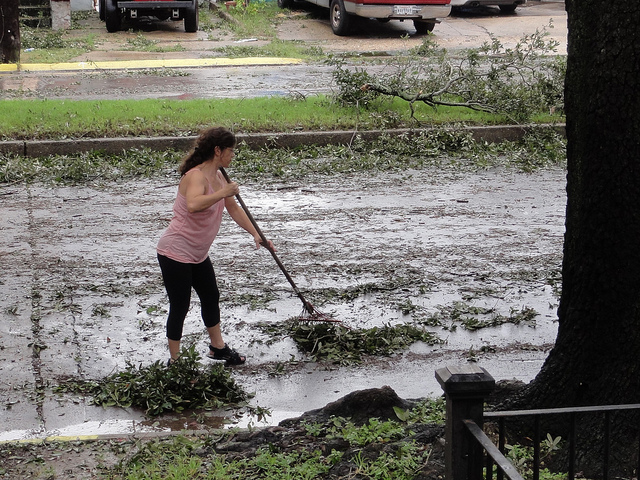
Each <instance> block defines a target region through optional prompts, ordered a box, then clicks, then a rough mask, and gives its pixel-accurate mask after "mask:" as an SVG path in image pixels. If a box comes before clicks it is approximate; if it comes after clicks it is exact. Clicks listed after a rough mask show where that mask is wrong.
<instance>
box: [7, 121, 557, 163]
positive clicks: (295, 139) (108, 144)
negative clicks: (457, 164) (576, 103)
mask: <svg viewBox="0 0 640 480" xmlns="http://www.w3.org/2000/svg"><path fill="white" fill-rule="evenodd" d="M536 127H547V128H553V129H555V130H556V131H557V132H558V133H559V134H561V135H565V125H564V124H541V125H527V126H525V125H502V126H483V127H462V128H460V129H456V128H451V127H447V128H446V129H445V130H466V131H468V132H469V133H470V134H471V136H472V138H473V139H474V140H475V141H479V142H488V143H499V142H503V141H517V140H520V139H521V138H522V137H523V136H524V135H525V134H526V133H527V132H529V131H531V129H533V128H536ZM435 130H438V129H437V128H433V127H430V128H420V129H393V130H363V131H357V130H353V131H340V130H338V131H331V132H294V133H240V134H237V135H236V138H237V140H238V143H245V144H246V145H247V146H248V147H249V148H251V149H260V148H263V147H270V148H295V147H299V146H303V145H319V146H323V145H341V144H342V145H348V144H350V143H351V142H353V140H354V139H355V138H356V137H360V138H362V139H363V140H365V141H372V140H375V139H377V138H378V137H380V136H381V135H383V134H385V135H392V136H400V135H408V136H411V135H418V134H420V133H426V132H430V131H435ZM195 138H196V136H185V137H120V138H91V139H73V140H24V141H23V140H12V141H6V142H2V143H1V144H0V154H13V155H17V156H24V157H44V156H47V155H73V154H77V153H83V152H95V151H101V152H104V153H108V154H119V153H121V152H122V151H125V150H131V149H134V148H138V149H140V148H148V149H150V150H178V151H185V152H186V151H188V150H189V149H190V148H191V146H192V145H193V141H194V139H195Z"/></svg>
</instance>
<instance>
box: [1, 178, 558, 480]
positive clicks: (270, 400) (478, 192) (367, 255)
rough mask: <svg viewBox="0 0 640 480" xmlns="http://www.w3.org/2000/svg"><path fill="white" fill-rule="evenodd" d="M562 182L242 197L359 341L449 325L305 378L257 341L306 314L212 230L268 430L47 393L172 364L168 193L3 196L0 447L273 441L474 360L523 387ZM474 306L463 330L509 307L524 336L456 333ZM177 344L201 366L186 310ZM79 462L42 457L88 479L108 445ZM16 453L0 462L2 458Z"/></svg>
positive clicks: (543, 301)
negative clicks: (156, 437) (273, 436)
mask: <svg viewBox="0 0 640 480" xmlns="http://www.w3.org/2000/svg"><path fill="white" fill-rule="evenodd" d="M231 173H232V170H231ZM564 179H565V173H564V171H563V170H561V169H550V170H544V171H540V172H537V173H535V174H525V173H518V172H515V171H511V170H503V169H492V170H487V171H464V170H460V169H457V168H445V169H427V170H420V171H407V172H403V173H401V174H394V175H386V174H385V175H368V174H358V175H352V176H343V177H338V176H335V177H321V176H318V177H311V178H305V180H304V181H295V182H291V183H288V182H285V183H278V182H276V183H270V184H260V183H246V184H243V186H242V195H243V198H244V200H245V202H246V203H247V205H248V206H249V208H250V209H251V210H252V212H253V214H254V216H255V217H256V219H257V221H258V222H259V223H260V224H261V226H262V228H263V230H264V231H265V232H266V234H267V236H268V237H269V238H271V239H273V241H274V242H275V244H276V245H277V247H278V252H279V256H280V258H281V260H282V261H283V262H284V263H285V265H286V266H287V267H288V270H289V271H290V273H291V275H292V277H293V278H294V279H295V281H296V282H297V284H298V286H299V287H300V288H301V290H302V291H303V292H305V294H307V295H308V296H309V298H311V299H313V300H314V301H315V300H316V299H317V300H319V301H320V302H321V303H320V304H317V306H318V308H319V309H321V310H322V311H324V312H326V313H329V314H330V315H332V316H333V317H334V318H336V319H339V320H341V321H343V322H344V323H345V324H346V325H348V326H351V327H354V328H367V327H371V326H375V325H383V324H386V323H389V324H397V323H399V322H404V323H416V322H420V321H421V320H424V319H425V318H427V317H429V316H430V315H432V314H434V313H438V312H448V313H446V314H445V315H444V316H443V318H445V319H446V320H445V323H444V325H442V326H438V327H433V328H432V330H433V332H434V333H435V334H436V335H437V336H438V337H439V338H441V340H442V341H443V343H442V344H439V345H435V346H427V345H424V344H414V345H413V346H412V347H411V348H409V349H408V350H406V351H403V352H400V353H398V354H395V355H392V356H390V357H369V358H365V359H364V361H363V363H362V364H359V365H349V366H340V365H337V364H333V363H329V362H321V363H316V362H313V361H310V360H309V358H308V356H307V355H305V354H303V353H301V352H300V351H298V350H297V348H296V347H295V345H294V344H293V343H292V342H291V341H290V340H289V339H287V338H281V339H279V338H278V335H275V336H269V335H265V334H263V333H260V331H259V330H258V329H257V328H256V325H257V324H258V322H267V323H274V324H279V322H282V321H284V320H286V319H288V318H290V317H291V316H295V315H298V314H300V313H301V311H302V304H301V302H300V300H299V299H298V298H297V297H296V296H295V295H294V294H293V293H292V291H291V288H290V286H289V284H288V283H287V281H286V279H285V278H284V276H283V275H282V273H281V272H280V270H279V269H278V268H277V267H276V265H275V263H274V262H273V259H272V258H271V256H270V255H269V254H268V253H267V252H266V251H265V250H264V249H262V250H260V251H255V250H254V248H253V244H252V241H251V238H250V237H248V236H247V235H246V234H245V233H243V232H241V231H239V229H238V228H236V227H235V226H234V224H233V222H232V221H230V220H229V219H227V221H225V222H224V224H223V228H222V231H221V233H220V236H219V237H218V238H217V240H216V242H215V244H214V247H213V248H212V250H211V257H212V259H213V262H214V264H215V267H216V271H217V275H218V278H219V282H220V287H221V290H222V296H223V298H222V313H223V331H224V334H225V336H226V339H227V341H228V342H229V343H230V344H231V345H233V346H234V347H236V348H237V349H238V350H240V351H241V352H243V353H245V354H246V355H247V356H248V361H247V364H246V365H244V366H242V367H238V368H235V369H234V370H233V376H234V378H235V379H236V381H237V382H238V383H239V384H240V385H242V386H243V387H244V388H245V389H246V390H247V391H249V392H254V393H255V397H254V398H253V399H252V400H251V404H252V405H254V406H261V407H263V408H266V409H268V410H269V411H270V412H271V416H269V417H267V418H266V419H265V420H264V421H258V419H256V418H255V417H250V416H242V415H241V413H239V412H238V411H236V410H228V411H218V412H197V413H195V414H194V413H191V412H186V413H183V414H179V415H178V414H176V415H164V416H161V417H156V418H145V416H144V415H143V413H142V412H141V411H137V410H135V409H121V408H108V409H103V408H101V407H96V406H93V405H91V404H90V401H89V399H87V398H83V397H80V396H78V395H72V394H66V395H60V394H54V393H53V392H52V389H53V388H54V387H55V385H59V384H60V383H63V382H65V381H68V380H69V379H74V378H82V379H92V378H101V377H103V376H105V375H108V374H110V373H112V372H115V371H118V370H120V369H123V368H124V367H125V365H126V363H127V362H133V363H134V364H142V365H147V364H149V363H150V362H154V361H156V360H160V361H164V360H165V359H166V358H167V350H166V345H165V338H164V328H163V325H164V315H165V313H166V308H167V300H166V297H165V294H164V292H163V287H162V283H161V279H160V275H159V270H158V267H157V265H156V260H155V252H154V247H155V243H156V241H157V239H158V237H159V235H160V234H161V232H162V231H163V229H164V228H165V227H166V225H167V222H168V221H169V218H170V212H171V206H172V202H173V198H174V195H175V183H174V180H175V179H174V178H156V179H151V180H145V181H141V182H136V183H129V182H122V183H103V182H100V181H99V180H96V181H95V183H93V184H89V185H87V186H82V187H49V186H41V185H30V186H28V187H24V186H22V185H4V186H2V197H1V201H0V210H1V214H0V218H2V231H3V237H4V242H3V247H2V255H0V268H2V271H3V272H4V273H3V277H2V283H1V285H0V292H1V294H2V305H3V308H2V311H1V312H0V315H2V322H1V323H0V325H1V328H2V330H1V331H0V341H1V344H2V348H1V349H0V371H1V378H2V380H1V383H0V396H1V398H2V403H3V405H4V407H3V408H2V409H1V410H0V422H1V423H2V425H3V430H4V432H3V433H0V440H18V439H23V440H26V439H35V438H44V437H49V438H51V439H55V438H57V439H63V440H64V439H65V438H66V439H76V438H84V439H87V438H93V436H94V435H103V436H104V435H110V434H111V435H114V436H115V437H116V438H119V439H121V440H122V439H126V438H127V436H128V435H134V434H136V435H140V434H145V433H147V434H168V433H171V432H177V431H181V430H194V431H196V430H207V429H211V428H221V427H224V426H225V424H227V425H229V424H230V425H233V426H247V425H252V426H270V425H271V426H275V425H277V424H278V423H279V422H280V421H281V420H283V419H286V418H294V417H297V416H299V415H301V414H302V413H303V412H306V411H309V410H312V409H317V408H320V407H323V406H324V405H326V404H327V403H328V402H332V401H335V400H337V399H340V398H342V397H343V396H345V395H347V394H349V393H351V392H354V391H357V390H361V389H368V388H380V387H383V386H390V387H391V388H392V389H393V390H394V391H395V392H396V393H397V394H398V395H399V396H400V397H401V398H405V399H416V398H424V397H431V396H435V395H440V393H441V390H440V388H439V386H438V385H437V382H436V380H435V378H434V372H435V370H436V369H437V368H441V367H444V366H447V365H459V364H465V363H466V362H469V361H475V362H477V364H478V365H480V366H482V367H484V368H486V369H487V370H488V371H489V372H490V373H491V374H492V375H493V376H494V378H496V380H501V379H518V380H522V381H525V382H526V381H529V380H530V379H531V378H533V376H534V375H535V373H536V372H537V371H538V369H539V367H540V366H541V364H542V362H543V360H544V358H545V356H546V354H547V352H548V350H549V348H551V346H552V344H553V340H554V338H555V333H556V311H555V309H556V306H557V300H558V297H557V288H558V280H559V269H560V262H561V249H562V235H563V230H564V228H563V224H564V204H565V195H564ZM365 285H367V286H369V288H367V289H366V292H365V291H364V290H363V293H362V294H361V295H356V296H355V297H353V298H350V299H349V300H344V299H342V300H341V299H340V298H337V297H336V298H333V300H329V301H326V302H325V300H327V297H326V295H325V294H326V291H325V290H323V289H326V288H332V289H337V291H338V292H345V291H350V292H353V291H358V289H359V288H362V287H363V286H365ZM322 292H325V293H324V294H323V293H322ZM408 305H411V306H412V307H411V308H410V309H409V312H407V306H408ZM471 307H489V308H490V309H492V313H487V314H486V315H478V316H477V317H478V318H483V319H485V320H487V319H490V318H491V317H492V316H495V314H497V313H500V314H503V315H506V316H508V315H509V314H510V312H513V311H520V310H522V309H523V308H532V309H535V311H536V312H537V315H536V316H535V319H534V320H533V321H530V322H526V323H524V324H520V325H513V324H504V325H501V326H498V327H494V328H484V329H480V330H477V331H469V330H466V329H465V328H464V327H463V326H462V324H461V323H460V322H457V321H455V320H454V317H455V313H456V312H458V313H460V312H467V314H469V312H471ZM403 311H404V312H405V313H403ZM471 316H473V315H471ZM185 334H186V336H185V341H186V342H188V343H190V342H193V343H194V344H195V345H196V346H197V349H198V350H199V351H200V352H201V353H202V354H204V353H205V352H206V347H207V343H206V339H205V336H204V335H203V328H202V326H201V323H200V320H199V318H198V312H197V305H196V304H195V303H194V306H193V309H192V311H191V312H190V314H189V317H188V319H187V322H186V328H185ZM298 434H300V430H299V429H298ZM436 434H437V432H436V433H434V435H436ZM278 435H280V436H282V437H287V436H288V435H295V433H291V432H289V433H286V432H285V431H282V432H281V433H278ZM436 436H437V435H436ZM247 438H248V437H247ZM78 445H79V444H75V443H73V442H72V443H71V444H67V445H66V446H65V445H64V442H63V444H57V443H55V442H54V443H53V444H51V446H50V447H48V449H47V450H45V452H46V451H49V453H50V455H51V462H49V464H55V468H56V469H59V472H66V473H65V475H66V476H65V478H74V477H73V475H78V476H77V477H75V478H89V477H87V476H86V475H87V472H88V471H90V469H91V466H92V465H94V466H95V464H96V462H97V463H99V462H103V459H105V458H107V459H108V458H110V457H109V456H108V455H107V452H108V451H110V449H111V447H110V446H109V445H113V443H112V442H111V443H109V442H107V443H85V444H83V445H85V446H86V448H82V449H81V448H79V447H78ZM11 452H12V450H11V449H9V450H5V451H4V453H5V455H9V457H11V458H13V457H14V455H13V454H12V453H11ZM40 453H42V452H40ZM36 454H37V453H36ZM9 457H7V458H9ZM434 458H435V457H434ZM14 460H15V459H14ZM54 460H55V461H54ZM114 461H115V460H114ZM12 462H13V460H12ZM107 463H108V462H107ZM16 471H18V470H16ZM30 471H32V470H30ZM29 475H31V474H29ZM29 475H27V476H26V477H22V478H32V477H30V476H29ZM12 478H21V477H19V476H18V477H12Z"/></svg>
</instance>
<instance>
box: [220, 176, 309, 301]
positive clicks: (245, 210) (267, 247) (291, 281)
mask: <svg viewBox="0 0 640 480" xmlns="http://www.w3.org/2000/svg"><path fill="white" fill-rule="evenodd" d="M220 172H222V176H223V177H224V179H225V180H226V181H227V183H231V179H230V178H229V175H227V172H226V171H225V169H224V168H222V167H220ZM236 199H237V200H238V203H239V204H240V206H241V207H242V209H243V210H244V213H246V214H247V217H249V220H250V221H251V224H252V225H253V227H254V228H255V229H256V232H258V235H260V239H261V240H262V242H261V243H262V246H264V247H265V248H266V249H267V250H269V252H270V253H271V256H272V257H273V259H274V260H275V261H276V263H277V264H278V267H280V270H282V273H284V276H285V277H286V278H287V280H288V281H289V284H291V287H292V288H293V291H294V292H295V293H296V295H297V296H298V298H300V300H301V301H302V304H303V305H304V308H305V310H307V312H309V313H313V311H314V308H313V305H311V303H309V302H308V301H307V300H306V299H305V298H304V296H303V295H302V293H301V292H300V290H299V289H298V286H297V285H296V283H295V282H294V281H293V278H291V275H289V272H288V271H287V269H286V268H284V264H283V263H282V262H281V261H280V258H278V255H277V254H276V252H275V250H274V249H273V248H271V246H270V245H269V241H268V240H267V237H266V236H265V235H264V233H262V229H261V228H260V227H259V226H258V223H257V222H256V220H255V218H253V215H251V212H250V211H249V209H248V208H247V205H246V204H245V203H244V200H242V197H241V196H240V194H239V193H238V194H236Z"/></svg>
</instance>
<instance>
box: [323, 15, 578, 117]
mask: <svg viewBox="0 0 640 480" xmlns="http://www.w3.org/2000/svg"><path fill="white" fill-rule="evenodd" d="M551 27H553V25H552V24H550V25H549V28H551ZM548 36H549V33H548V31H547V29H546V28H545V29H543V30H541V31H540V30H537V31H536V32H535V33H534V34H532V35H525V36H524V37H522V38H521V40H520V41H519V42H518V43H517V44H516V45H515V47H513V48H506V47H505V46H504V45H503V44H502V43H501V42H500V41H499V40H498V39H497V38H495V37H493V39H492V42H491V43H485V44H484V45H483V46H482V47H480V48H477V49H470V50H467V51H466V52H465V55H464V56H462V57H461V58H456V57H454V56H452V55H450V54H448V53H447V51H446V50H445V49H443V48H440V47H438V46H437V45H436V44H435V43H434V42H433V40H431V39H430V38H426V39H425V40H424V41H423V44H422V45H421V46H420V47H418V48H416V49H415V50H414V51H413V55H412V56H410V57H404V58H401V57H398V58H397V59H396V62H397V63H396V65H392V66H390V68H387V69H385V73H382V74H380V75H374V74H371V73H369V71H368V70H367V69H366V68H363V67H355V68H351V67H349V66H347V65H346V63H345V62H344V61H343V60H341V59H336V60H334V61H333V63H334V64H335V72H334V80H335V82H336V84H337V86H338V88H339V92H338V94H337V98H338V100H339V101H340V102H342V103H343V104H350V105H358V106H359V107H365V108H366V107H367V105H369V104H371V103H372V102H374V101H376V100H377V99H378V98H380V97H381V96H390V97H394V98H400V99H402V100H405V101H406V102H407V103H408V105H409V108H410V109H411V116H412V118H414V119H415V120H418V118H417V116H416V111H415V107H416V106H417V105H418V104H425V105H428V106H430V107H433V108H437V107H463V108H467V109H471V110H475V111H480V112H487V113H493V114H501V115H504V116H505V117H506V118H507V119H509V121H512V122H515V123H519V124H520V123H524V122H528V121H530V120H531V119H532V118H533V117H534V116H535V115H538V114H540V113H542V112H545V113H547V114H548V113H552V114H553V113H561V112H562V111H563V109H564V92H563V90H564V77H565V73H566V59H565V58H564V57H561V56H556V55H553V54H554V53H555V52H556V50H557V47H558V42H557V41H555V40H548V39H547V37H548Z"/></svg>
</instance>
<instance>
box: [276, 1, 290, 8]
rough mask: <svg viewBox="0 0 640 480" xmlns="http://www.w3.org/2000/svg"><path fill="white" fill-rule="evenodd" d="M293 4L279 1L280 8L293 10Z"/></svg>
mask: <svg viewBox="0 0 640 480" xmlns="http://www.w3.org/2000/svg"><path fill="white" fill-rule="evenodd" d="M292 4H293V0H278V7H280V8H291V5H292Z"/></svg>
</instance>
